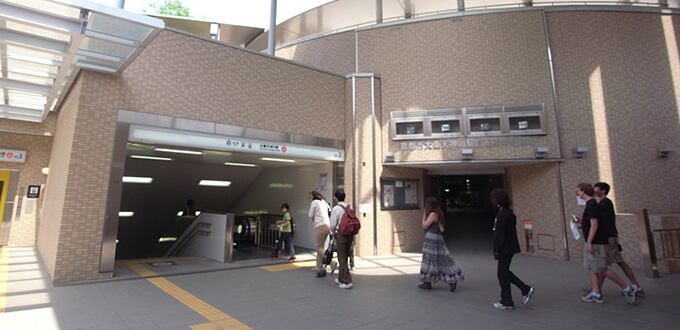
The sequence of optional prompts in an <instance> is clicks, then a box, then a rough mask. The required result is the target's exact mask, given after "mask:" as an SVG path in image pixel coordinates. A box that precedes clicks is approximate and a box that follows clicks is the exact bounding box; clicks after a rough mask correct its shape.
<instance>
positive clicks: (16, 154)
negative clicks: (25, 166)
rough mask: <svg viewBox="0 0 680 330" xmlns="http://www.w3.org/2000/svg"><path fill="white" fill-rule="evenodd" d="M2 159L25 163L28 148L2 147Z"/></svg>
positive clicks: (0, 156)
mask: <svg viewBox="0 0 680 330" xmlns="http://www.w3.org/2000/svg"><path fill="white" fill-rule="evenodd" d="M0 161H2V162H14V163H24V162H26V150H14V149H0Z"/></svg>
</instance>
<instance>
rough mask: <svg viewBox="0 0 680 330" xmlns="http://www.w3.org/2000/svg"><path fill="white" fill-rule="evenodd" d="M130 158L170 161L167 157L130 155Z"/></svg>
mask: <svg viewBox="0 0 680 330" xmlns="http://www.w3.org/2000/svg"><path fill="white" fill-rule="evenodd" d="M130 158H137V159H148V160H167V161H170V160H172V158H168V157H153V156H141V155H131V156H130Z"/></svg>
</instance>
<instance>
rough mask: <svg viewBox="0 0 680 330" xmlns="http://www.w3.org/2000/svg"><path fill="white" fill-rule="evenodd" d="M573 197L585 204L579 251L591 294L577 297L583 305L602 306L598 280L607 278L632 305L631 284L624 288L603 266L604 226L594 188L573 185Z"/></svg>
mask: <svg viewBox="0 0 680 330" xmlns="http://www.w3.org/2000/svg"><path fill="white" fill-rule="evenodd" d="M576 194H577V195H578V197H579V198H581V199H582V200H584V201H585V202H586V207H585V209H584V210H583V216H582V217H581V219H580V222H581V228H582V229H583V239H584V240H585V243H586V244H585V247H584V249H583V267H584V268H586V269H588V278H589V279H590V285H591V288H592V289H591V291H590V292H589V293H588V294H587V295H585V296H583V297H581V301H583V302H595V303H600V304H601V303H603V302H604V299H603V298H602V292H601V290H600V289H601V286H600V277H605V276H606V277H607V278H609V279H610V280H612V281H614V283H616V284H618V285H619V286H620V287H621V289H622V291H621V293H622V294H623V295H624V296H625V297H626V302H627V303H628V304H632V303H633V301H635V290H636V287H635V285H627V284H626V282H624V281H623V280H622V279H621V278H620V277H619V276H618V275H616V273H614V272H613V271H611V270H610V269H609V268H608V267H607V254H606V250H605V249H606V246H607V245H608V244H609V240H608V237H607V234H606V233H607V228H606V223H603V222H602V221H600V219H602V217H601V215H600V208H599V206H598V204H597V201H596V200H595V198H593V194H594V189H593V185H591V184H590V183H586V182H582V183H579V184H578V186H577V190H576Z"/></svg>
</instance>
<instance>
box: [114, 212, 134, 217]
mask: <svg viewBox="0 0 680 330" xmlns="http://www.w3.org/2000/svg"><path fill="white" fill-rule="evenodd" d="M133 215H135V212H132V211H119V212H118V216H119V217H121V218H129V217H131V216H133Z"/></svg>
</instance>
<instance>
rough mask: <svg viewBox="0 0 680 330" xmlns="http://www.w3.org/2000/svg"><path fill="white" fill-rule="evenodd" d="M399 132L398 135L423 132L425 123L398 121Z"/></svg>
mask: <svg viewBox="0 0 680 330" xmlns="http://www.w3.org/2000/svg"><path fill="white" fill-rule="evenodd" d="M397 134H398V135H402V134H405V135H411V134H423V123H422V122H412V123H397Z"/></svg>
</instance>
